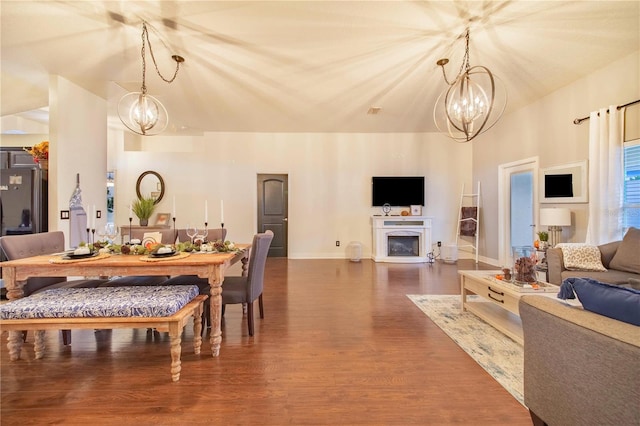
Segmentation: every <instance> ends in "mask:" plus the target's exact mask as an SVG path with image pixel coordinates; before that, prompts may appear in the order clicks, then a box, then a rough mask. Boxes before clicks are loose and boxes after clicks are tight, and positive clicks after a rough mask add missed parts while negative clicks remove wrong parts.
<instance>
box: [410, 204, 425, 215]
mask: <svg viewBox="0 0 640 426" xmlns="http://www.w3.org/2000/svg"><path fill="white" fill-rule="evenodd" d="M411 216H422V206H417V205H414V206H411Z"/></svg>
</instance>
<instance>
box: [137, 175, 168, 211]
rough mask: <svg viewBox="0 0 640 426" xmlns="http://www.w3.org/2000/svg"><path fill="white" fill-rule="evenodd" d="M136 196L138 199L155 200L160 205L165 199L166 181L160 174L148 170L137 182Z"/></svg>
mask: <svg viewBox="0 0 640 426" xmlns="http://www.w3.org/2000/svg"><path fill="white" fill-rule="evenodd" d="M136 194H137V195H138V198H142V197H145V198H149V197H151V198H153V199H155V200H156V201H155V204H158V203H159V202H160V200H162V197H164V180H162V176H160V175H159V174H158V173H156V172H154V171H151V170H147V171H146V172H144V173H142V174H141V175H140V177H139V178H138V181H137V182H136Z"/></svg>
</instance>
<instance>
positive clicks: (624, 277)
mask: <svg viewBox="0 0 640 426" xmlns="http://www.w3.org/2000/svg"><path fill="white" fill-rule="evenodd" d="M598 248H599V249H600V255H601V260H602V265H603V266H604V267H605V268H607V271H606V272H596V271H581V270H573V271H570V270H567V269H566V268H565V264H564V259H563V255H562V250H561V249H560V248H551V249H548V250H547V265H548V268H549V282H550V283H551V284H556V285H560V284H562V281H564V280H565V279H566V278H569V277H579V278H593V279H595V280H598V281H601V282H605V283H609V284H617V285H629V286H631V287H633V288H636V289H640V229H637V228H630V229H629V231H627V233H626V234H625V236H624V238H623V239H622V241H615V242H611V243H607V244H602V245H600V246H598Z"/></svg>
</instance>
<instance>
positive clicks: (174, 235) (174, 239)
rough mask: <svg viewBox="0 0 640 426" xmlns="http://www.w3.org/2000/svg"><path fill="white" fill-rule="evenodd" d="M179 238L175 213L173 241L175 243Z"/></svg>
mask: <svg viewBox="0 0 640 426" xmlns="http://www.w3.org/2000/svg"><path fill="white" fill-rule="evenodd" d="M177 239H178V232H177V231H176V216H175V214H174V215H173V243H174V244H175V242H176V240H177Z"/></svg>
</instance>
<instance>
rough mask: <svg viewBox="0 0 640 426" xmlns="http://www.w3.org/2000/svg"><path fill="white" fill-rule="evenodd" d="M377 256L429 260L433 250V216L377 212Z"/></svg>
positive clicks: (390, 259)
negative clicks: (394, 214)
mask: <svg viewBox="0 0 640 426" xmlns="http://www.w3.org/2000/svg"><path fill="white" fill-rule="evenodd" d="M372 227H373V256H372V258H373V260H374V261H376V262H396V263H421V262H427V255H428V253H429V252H430V251H431V219H430V218H427V217H424V216H373V218H372Z"/></svg>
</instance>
